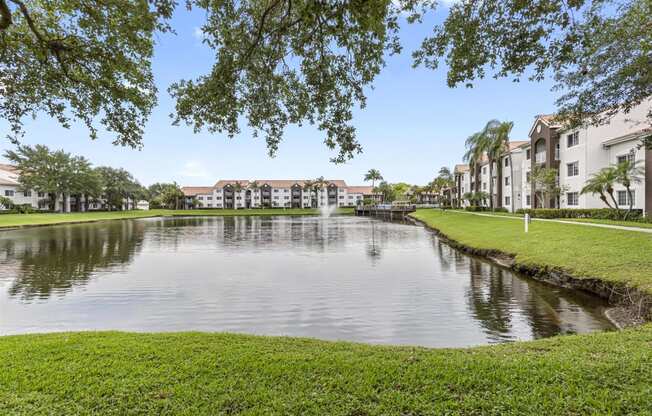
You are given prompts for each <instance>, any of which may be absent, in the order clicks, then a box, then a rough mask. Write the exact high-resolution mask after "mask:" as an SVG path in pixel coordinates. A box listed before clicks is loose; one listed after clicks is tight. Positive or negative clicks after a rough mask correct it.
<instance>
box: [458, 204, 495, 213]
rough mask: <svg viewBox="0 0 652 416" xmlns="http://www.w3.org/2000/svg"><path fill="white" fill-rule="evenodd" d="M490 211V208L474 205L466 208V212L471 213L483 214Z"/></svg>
mask: <svg viewBox="0 0 652 416" xmlns="http://www.w3.org/2000/svg"><path fill="white" fill-rule="evenodd" d="M488 209H489V208H487V207H478V206H473V205H471V206H470V207H465V208H464V210H465V211H469V212H482V211H487V210H488Z"/></svg>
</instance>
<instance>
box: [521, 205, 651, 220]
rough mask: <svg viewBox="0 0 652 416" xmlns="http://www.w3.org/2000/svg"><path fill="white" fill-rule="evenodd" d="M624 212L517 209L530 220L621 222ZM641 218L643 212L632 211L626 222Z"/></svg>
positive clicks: (601, 209) (605, 209)
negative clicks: (528, 215)
mask: <svg viewBox="0 0 652 416" xmlns="http://www.w3.org/2000/svg"><path fill="white" fill-rule="evenodd" d="M625 212H626V211H624V210H620V211H616V210H614V209H609V208H596V209H579V208H578V209H570V208H563V209H554V208H536V209H519V210H517V211H516V213H517V214H521V215H525V214H530V217H532V218H546V219H555V218H593V219H601V220H622V219H623V217H624V216H625ZM642 218H643V211H642V210H640V209H635V210H633V211H632V212H631V213H630V214H629V217H628V220H632V221H639V220H641V219H642Z"/></svg>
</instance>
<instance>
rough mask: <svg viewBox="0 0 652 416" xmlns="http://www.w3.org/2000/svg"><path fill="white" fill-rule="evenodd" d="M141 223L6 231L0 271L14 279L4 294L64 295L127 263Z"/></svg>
mask: <svg viewBox="0 0 652 416" xmlns="http://www.w3.org/2000/svg"><path fill="white" fill-rule="evenodd" d="M144 227H145V225H144V223H141V222H138V221H113V222H107V223H106V224H102V225H87V224H86V225H71V226H57V227H45V228H39V229H38V230H23V231H19V232H7V233H6V234H5V235H3V236H2V237H3V238H0V252H3V253H6V256H3V258H0V267H1V268H2V269H3V270H9V271H10V272H11V273H12V275H14V279H13V281H12V283H11V286H10V287H9V295H10V296H13V297H19V298H22V299H24V300H31V299H38V298H47V297H49V296H50V295H52V294H54V293H56V294H64V293H67V292H69V291H70V290H71V289H72V288H74V287H75V286H79V285H84V284H86V283H87V282H88V280H89V279H90V277H91V275H92V274H93V272H96V271H102V270H110V269H111V268H112V267H120V266H123V265H125V264H128V263H130V262H131V261H132V259H133V257H134V254H135V253H137V252H138V251H139V250H140V248H141V246H142V241H143V236H144Z"/></svg>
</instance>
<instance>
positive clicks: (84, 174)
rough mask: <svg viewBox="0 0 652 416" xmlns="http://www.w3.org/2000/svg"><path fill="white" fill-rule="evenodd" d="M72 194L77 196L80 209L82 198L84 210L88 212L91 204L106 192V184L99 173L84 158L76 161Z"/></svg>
mask: <svg viewBox="0 0 652 416" xmlns="http://www.w3.org/2000/svg"><path fill="white" fill-rule="evenodd" d="M72 173H73V176H72V186H71V192H72V194H73V195H77V197H78V198H77V202H78V207H77V209H81V206H80V205H81V204H82V201H81V199H82V197H83V199H84V202H83V203H84V208H85V210H86V211H88V206H89V203H90V202H91V201H92V200H97V199H98V198H99V197H100V196H101V195H102V192H103V190H104V183H103V181H102V176H101V175H100V174H99V172H98V171H97V170H95V169H93V167H92V166H91V163H90V162H89V161H88V160H87V159H86V158H84V157H78V158H76V159H75V160H74V164H73V172H72Z"/></svg>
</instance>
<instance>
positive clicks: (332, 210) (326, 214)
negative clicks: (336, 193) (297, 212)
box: [319, 205, 337, 218]
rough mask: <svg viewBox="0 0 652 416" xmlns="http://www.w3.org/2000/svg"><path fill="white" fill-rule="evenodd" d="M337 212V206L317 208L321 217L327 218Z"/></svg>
mask: <svg viewBox="0 0 652 416" xmlns="http://www.w3.org/2000/svg"><path fill="white" fill-rule="evenodd" d="M336 210H337V205H322V206H321V207H319V212H320V213H321V216H322V217H325V218H328V217H330V216H331V214H333V213H335V211H336Z"/></svg>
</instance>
